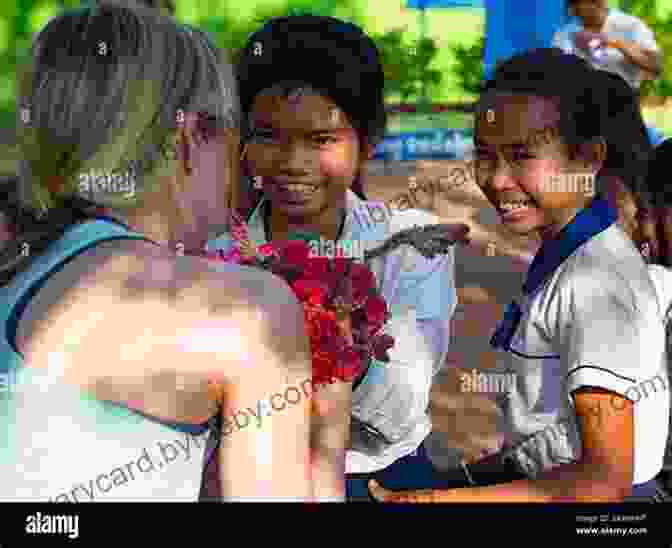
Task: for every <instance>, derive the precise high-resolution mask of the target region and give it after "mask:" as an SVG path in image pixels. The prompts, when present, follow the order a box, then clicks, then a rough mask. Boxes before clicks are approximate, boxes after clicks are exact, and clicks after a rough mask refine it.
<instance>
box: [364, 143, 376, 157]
mask: <svg viewBox="0 0 672 548" xmlns="http://www.w3.org/2000/svg"><path fill="white" fill-rule="evenodd" d="M365 151H366V159H367V160H371V159H373V157H374V156H375V155H376V145H371V144H368V143H367V144H366V146H365Z"/></svg>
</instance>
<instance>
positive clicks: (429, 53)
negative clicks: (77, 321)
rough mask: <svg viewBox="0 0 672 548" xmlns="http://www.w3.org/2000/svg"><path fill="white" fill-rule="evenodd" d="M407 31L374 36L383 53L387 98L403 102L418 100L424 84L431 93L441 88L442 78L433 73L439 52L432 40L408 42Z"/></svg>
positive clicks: (397, 30) (395, 31)
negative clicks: (396, 97)
mask: <svg viewBox="0 0 672 548" xmlns="http://www.w3.org/2000/svg"><path fill="white" fill-rule="evenodd" d="M404 34H405V31H404V30H403V29H395V30H391V31H388V32H386V33H384V34H379V35H374V36H372V38H373V41H374V42H375V43H376V46H377V47H378V49H379V50H380V54H381V57H382V62H383V69H384V71H385V95H386V96H387V97H390V96H399V97H400V98H401V102H402V103H404V102H407V101H408V100H409V99H411V98H413V99H418V98H419V97H420V95H421V93H422V88H423V83H426V84H427V86H428V89H431V88H432V87H438V86H439V85H440V84H441V79H442V74H441V72H440V71H438V70H435V69H432V68H431V64H432V62H433V61H434V59H435V58H436V54H437V53H438V48H437V45H436V43H435V42H434V40H433V39H431V38H425V39H420V40H416V41H414V42H410V43H409V42H406V41H405V39H404Z"/></svg>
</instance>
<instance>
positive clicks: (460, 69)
mask: <svg viewBox="0 0 672 548" xmlns="http://www.w3.org/2000/svg"><path fill="white" fill-rule="evenodd" d="M451 50H452V52H453V55H454V56H455V66H454V71H455V76H456V78H457V82H458V85H459V86H460V89H462V90H463V91H464V92H466V93H469V94H473V95H478V94H479V93H480V92H481V85H482V83H483V80H484V79H485V62H484V58H485V35H482V36H481V37H480V38H479V39H478V40H477V41H476V42H474V43H473V44H470V45H466V46H464V45H462V44H456V45H453V46H451Z"/></svg>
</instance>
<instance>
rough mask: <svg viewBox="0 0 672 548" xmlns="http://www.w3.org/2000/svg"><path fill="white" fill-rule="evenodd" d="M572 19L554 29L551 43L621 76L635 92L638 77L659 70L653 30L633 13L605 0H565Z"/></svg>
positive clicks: (650, 75) (656, 74)
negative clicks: (615, 6) (611, 5)
mask: <svg viewBox="0 0 672 548" xmlns="http://www.w3.org/2000/svg"><path fill="white" fill-rule="evenodd" d="M567 4H568V9H569V12H570V14H571V15H573V16H575V18H576V19H575V20H573V21H571V22H569V23H568V24H567V25H565V26H564V27H562V28H561V29H559V30H558V31H557V33H556V34H555V36H554V37H553V46H555V47H558V48H560V49H562V50H563V51H565V52H566V53H573V54H575V55H578V56H579V57H582V58H583V59H586V60H587V61H588V62H589V63H590V64H591V65H592V66H593V67H595V68H597V69H600V70H605V71H608V72H613V73H614V74H618V75H619V76H621V77H622V78H623V79H624V80H625V81H626V82H628V84H629V85H630V87H631V88H632V89H633V91H634V92H636V93H639V88H640V85H641V83H642V79H651V80H655V79H657V78H658V77H659V76H660V75H661V74H662V61H663V59H662V53H661V51H660V48H659V47H658V44H657V43H656V38H655V35H654V33H653V31H652V30H651V29H650V28H649V27H648V26H647V25H646V23H644V21H642V20H641V19H639V18H637V17H635V16H634V15H629V14H627V13H624V12H622V11H620V10H617V9H613V8H610V7H609V1H608V0H568V2H567Z"/></svg>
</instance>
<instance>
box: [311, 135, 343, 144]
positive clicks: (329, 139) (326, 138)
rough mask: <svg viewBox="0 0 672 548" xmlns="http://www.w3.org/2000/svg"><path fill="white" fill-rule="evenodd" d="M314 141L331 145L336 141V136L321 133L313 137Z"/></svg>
mask: <svg viewBox="0 0 672 548" xmlns="http://www.w3.org/2000/svg"><path fill="white" fill-rule="evenodd" d="M315 142H316V143H317V144H318V145H333V144H334V143H337V142H338V139H336V137H332V136H331V135H323V136H319V137H315Z"/></svg>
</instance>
